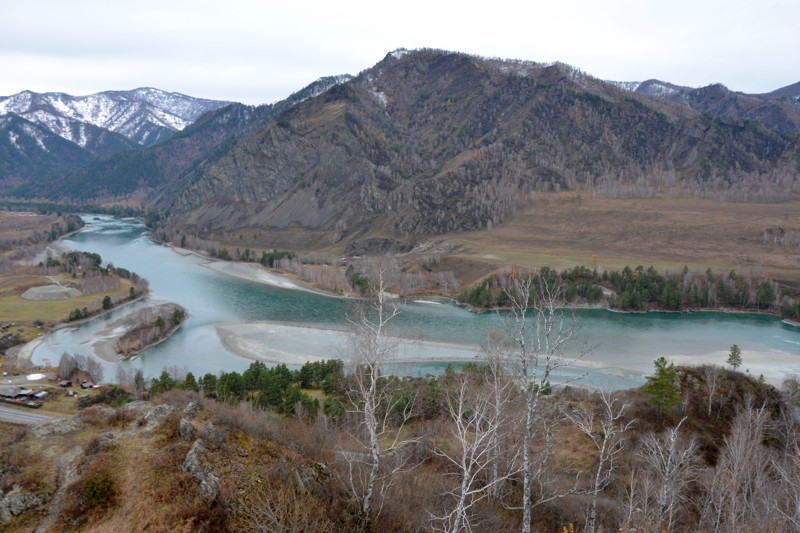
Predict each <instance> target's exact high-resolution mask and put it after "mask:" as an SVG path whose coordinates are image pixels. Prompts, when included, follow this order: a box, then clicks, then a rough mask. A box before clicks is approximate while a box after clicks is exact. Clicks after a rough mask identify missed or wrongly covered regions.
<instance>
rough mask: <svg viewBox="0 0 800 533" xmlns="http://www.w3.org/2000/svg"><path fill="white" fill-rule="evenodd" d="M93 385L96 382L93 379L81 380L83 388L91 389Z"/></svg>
mask: <svg viewBox="0 0 800 533" xmlns="http://www.w3.org/2000/svg"><path fill="white" fill-rule="evenodd" d="M92 387H94V383H92V382H91V381H82V382H81V388H82V389H91V388H92Z"/></svg>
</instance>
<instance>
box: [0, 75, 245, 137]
mask: <svg viewBox="0 0 800 533" xmlns="http://www.w3.org/2000/svg"><path fill="white" fill-rule="evenodd" d="M230 103H231V102H222V101H217V100H205V99H202V98H193V97H191V96H186V95H184V94H180V93H168V92H165V91H161V90H159V89H152V88H149V87H144V88H139V89H134V90H132V91H105V92H101V93H97V94H90V95H87V96H71V95H68V94H64V93H44V94H39V93H34V92H31V91H23V92H21V93H17V94H15V95H13V96H8V97H0V116H2V115H8V114H15V115H18V116H21V117H23V118H25V119H27V120H29V121H31V122H34V123H37V124H41V125H43V126H44V127H46V128H47V129H49V130H50V131H51V132H52V133H55V134H56V135H59V136H60V137H63V138H64V139H67V140H69V141H72V142H74V143H75V144H77V145H78V146H80V147H82V148H85V149H87V150H89V151H91V152H92V153H103V152H104V151H109V150H107V149H104V148H103V149H100V150H97V149H93V148H94V147H95V146H96V145H98V144H100V146H103V145H102V143H99V142H98V140H97V137H98V135H99V134H100V133H101V132H103V131H109V132H113V133H116V134H118V135H121V136H122V137H124V138H126V139H128V140H129V141H131V142H132V143H135V144H136V145H140V146H150V145H153V144H155V143H157V142H159V141H163V140H165V139H167V138H168V137H170V136H171V135H172V134H174V133H175V132H176V131H180V130H182V129H184V128H185V127H186V126H188V125H189V124H191V123H192V122H194V121H195V120H197V119H198V118H199V117H200V115H202V114H203V113H206V112H208V111H212V110H214V109H218V108H220V107H223V106H226V105H228V104H230Z"/></svg>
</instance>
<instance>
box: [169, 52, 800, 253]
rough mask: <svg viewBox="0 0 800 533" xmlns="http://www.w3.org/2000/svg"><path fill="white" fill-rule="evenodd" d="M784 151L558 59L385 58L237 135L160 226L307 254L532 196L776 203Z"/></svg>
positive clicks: (788, 187)
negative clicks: (261, 241)
mask: <svg viewBox="0 0 800 533" xmlns="http://www.w3.org/2000/svg"><path fill="white" fill-rule="evenodd" d="M712 110H713V109H712ZM799 158H800V151H799V150H798V140H797V137H796V136H789V135H787V134H785V133H781V132H779V131H777V130H775V129H772V128H771V127H770V126H769V125H768V124H767V125H761V124H759V123H758V122H755V121H754V120H751V119H747V120H745V119H741V117H735V116H728V115H726V114H724V113H723V114H720V115H714V114H713V113H711V112H697V111H695V110H693V109H691V108H690V107H688V106H685V105H681V104H678V103H675V102H671V101H666V100H663V99H660V98H654V97H652V96H648V95H642V94H637V93H631V92H628V91H625V90H623V89H620V88H618V87H616V86H614V85H612V84H608V83H605V82H602V81H600V80H597V79H594V78H592V77H590V76H588V75H586V74H583V73H581V72H580V71H578V70H576V69H574V68H571V67H568V66H565V65H561V64H555V65H542V64H536V63H529V62H520V61H501V60H489V59H483V58H477V57H473V56H468V55H464V54H459V53H450V52H444V51H436V50H420V51H413V52H406V51H397V52H393V53H391V54H389V55H387V56H386V58H385V59H384V60H383V61H381V62H380V63H378V64H377V65H375V66H374V67H372V68H370V69H367V70H366V71H364V72H362V73H361V74H359V76H358V77H356V78H355V79H353V80H351V81H349V82H347V83H343V84H339V85H336V86H334V87H332V88H331V89H329V90H328V91H326V92H324V93H323V94H321V95H319V96H317V97H316V98H312V99H309V100H307V101H304V102H302V103H301V104H298V105H296V106H294V107H292V108H291V109H289V110H287V111H285V112H283V113H281V114H280V115H278V116H277V117H276V119H275V120H273V121H271V122H269V123H268V124H267V125H266V126H265V127H263V128H262V129H261V130H259V131H258V132H256V133H254V134H253V135H251V136H249V137H246V138H242V140H241V141H240V142H239V143H238V144H237V145H236V146H235V147H234V148H233V149H232V150H231V151H230V153H229V154H228V155H226V156H225V157H222V158H221V159H220V160H219V161H218V162H216V163H215V164H213V165H211V166H210V167H209V168H208V169H207V170H206V171H205V172H204V173H203V174H202V175H201V176H199V177H198V179H197V180H196V181H195V182H194V183H192V184H191V185H190V186H188V187H187V188H186V189H185V190H183V191H181V192H179V193H178V194H177V196H176V198H175V200H174V202H173V204H172V208H171V210H170V219H169V224H170V227H171V228H172V230H174V231H181V232H186V233H191V234H193V235H197V236H199V237H202V238H205V237H214V236H219V235H220V234H222V233H224V232H232V231H244V232H245V233H246V232H247V230H248V229H252V230H267V229H268V230H270V231H271V232H272V235H273V237H274V239H275V242H283V241H282V237H281V235H284V236H285V235H288V234H290V233H292V234H294V233H297V232H299V233H301V234H302V235H303V237H302V238H300V237H298V238H296V239H295V241H297V239H300V240H302V241H303V242H304V243H305V244H306V245H309V246H315V245H316V246H323V245H330V244H331V243H336V242H340V241H343V242H348V241H351V240H356V239H358V238H360V237H363V236H364V235H367V234H384V235H390V236H393V237H399V238H405V237H407V236H423V235H433V234H442V233H447V232H463V231H469V230H479V229H487V228H492V227H496V226H498V225H500V224H502V223H503V222H504V221H506V220H507V219H509V217H511V216H513V215H514V214H515V213H516V212H517V210H518V209H519V208H520V207H523V206H526V205H528V204H529V203H530V202H531V199H532V198H533V193H536V192H539V191H564V190H576V189H578V188H587V189H589V190H590V191H593V193H594V194H596V195H599V196H601V197H610V198H630V197H652V196H655V195H656V193H658V192H659V191H662V192H666V193H667V194H670V195H672V196H700V197H712V198H719V199H726V200H733V201H760V202H775V201H785V200H788V199H790V198H792V196H793V194H795V193H796V192H797V191H798V187H800V183H799V182H798V160H799ZM283 240H286V239H283ZM297 242H299V241H297Z"/></svg>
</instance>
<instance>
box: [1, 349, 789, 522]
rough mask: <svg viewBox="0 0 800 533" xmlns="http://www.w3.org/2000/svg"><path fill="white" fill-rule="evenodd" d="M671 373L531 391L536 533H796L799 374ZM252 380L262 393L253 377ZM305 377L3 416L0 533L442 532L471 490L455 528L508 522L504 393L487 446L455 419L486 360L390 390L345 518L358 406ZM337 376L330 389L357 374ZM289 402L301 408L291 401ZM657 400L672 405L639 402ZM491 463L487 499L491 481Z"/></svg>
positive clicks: (157, 392)
mask: <svg viewBox="0 0 800 533" xmlns="http://www.w3.org/2000/svg"><path fill="white" fill-rule="evenodd" d="M304 368H305V367H304ZM307 369H309V368H307ZM317 370H319V368H317ZM667 371H668V373H669V374H673V373H674V376H673V377H674V381H671V382H670V383H671V385H672V386H668V387H667V388H666V390H662V391H661V392H659V393H658V394H655V393H653V392H648V389H647V388H646V387H645V388H640V389H634V390H629V391H620V392H618V393H615V394H614V395H613V396H611V395H605V396H603V395H601V394H599V393H595V394H590V393H588V392H586V391H582V390H575V389H570V388H566V389H564V390H561V391H556V392H554V393H552V394H550V392H549V391H548V392H547V393H546V394H544V395H542V397H541V400H540V401H541V404H540V408H539V410H537V412H536V424H537V428H538V427H546V428H547V429H548V431H547V432H546V433H544V432H542V434H540V435H538V437H537V439H536V440H535V442H534V445H533V448H534V449H535V452H536V456H535V457H536V458H537V465H538V467H539V470H537V477H536V482H537V483H536V490H535V491H534V493H533V496H532V497H533V500H534V501H535V502H537V505H536V506H535V507H534V509H533V513H532V520H531V525H532V531H534V532H545V531H562V528H563V530H566V531H573V530H574V531H588V530H592V531H601V530H602V531H618V530H621V529H622V530H625V531H634V530H635V531H651V530H653V531H655V530H658V531H712V530H719V531H731V532H739V531H741V532H746V531H756V530H759V531H761V530H769V531H787V530H792V528H793V525H792V524H793V523H795V522H794V521H796V520H797V519H798V518H800V517H798V509H797V506H796V489H797V482H798V476H800V469H798V465H797V462H796V460H795V459H796V458H794V456H793V455H792V453H793V452H792V450H796V446H797V444H798V438H797V431H796V429H797V420H798V419H797V413H798V411H797V409H798V407H797V400H798V396H797V392H798V388H797V382H796V380H795V381H793V380H788V381H787V383H786V386H785V388H784V389H783V390H782V391H778V390H776V389H775V388H773V387H770V386H766V385H763V384H760V383H759V382H758V381H757V380H755V379H753V378H752V377H751V376H748V375H745V374H742V373H739V372H735V371H730V370H726V369H721V368H718V367H709V366H706V367H679V368H672V367H671V366H670V367H669V368H667ZM254 372H261V373H263V374H264V376H262V377H264V378H265V379H264V383H262V381H261V380H259V381H258V383H255V382H254V381H253V380H251V379H250V378H252V377H253V374H254ZM248 374H249V375H248ZM312 375H315V374H313V372H312V373H309V374H305V375H304V374H303V373H302V372H300V373H299V374H298V373H297V372H295V373H292V372H290V371H288V370H287V369H286V368H285V367H283V368H282V369H281V367H277V369H265V368H263V366H262V367H261V368H260V369H259V365H258V364H254V365H251V368H250V369H249V370H248V371H247V372H245V375H244V376H240V375H238V374H237V373H229V374H222V376H220V377H219V378H218V379H216V378H215V376H213V375H211V378H215V379H213V380H211V381H209V378H208V377H204V378H202V379H201V380H200V388H201V390H202V391H203V392H196V390H197V389H198V382H197V381H195V378H194V377H193V376H191V378H190V375H187V376H186V379H185V380H184V379H181V380H178V381H176V380H175V379H174V378H173V377H172V376H170V375H169V373H167V372H166V371H165V372H163V373H162V375H161V377H160V378H158V379H154V380H153V381H152V383H151V386H150V391H149V392H150V394H151V395H152V397H153V399H152V401H151V402H148V401H131V400H132V399H133V397H134V396H136V397H140V396H141V395H143V394H144V395H146V394H147V393H148V391H147V390H142V389H141V388H137V389H136V392H135V393H130V392H126V391H124V390H122V389H121V388H119V387H116V386H104V387H101V388H100V389H99V390H95V391H92V392H91V393H90V394H88V395H87V394H85V393H84V392H83V391H81V394H82V395H83V397H81V398H80V399H78V400H77V404H78V408H79V409H80V410H79V412H78V414H76V415H75V416H72V417H56V418H54V419H53V420H51V421H49V422H42V423H38V424H34V425H31V426H29V427H28V428H27V429H23V428H19V427H13V426H10V425H4V424H0V428H2V431H1V432H0V445H2V446H1V447H0V458H2V461H0V528H3V531H9V532H22V531H31V530H41V531H167V530H170V531H307V532H312V531H336V532H338V531H342V532H345V531H346V532H352V531H359V530H360V531H365V532H373V531H397V532H412V531H438V530H441V529H444V526H447V525H451V526H452V524H453V520H454V517H453V516H452V515H448V513H451V512H454V511H455V510H456V509H457V505H458V502H459V497H460V495H461V494H462V492H461V491H464V490H469V491H470V492H469V494H468V495H467V497H466V498H464V500H463V502H464V503H466V504H467V507H466V509H464V510H463V512H462V514H461V517H460V518H461V519H462V520H463V521H462V523H466V524H468V525H471V526H472V527H473V528H475V527H476V526H477V525H478V524H480V529H481V530H491V531H520V529H521V522H522V520H521V517H522V513H521V511H520V510H519V504H520V500H519V499H520V497H521V492H522V489H521V485H522V480H521V477H522V474H521V473H520V472H519V470H518V469H517V468H515V467H514V465H515V463H516V462H517V461H518V460H519V457H518V454H517V453H516V452H517V451H518V449H517V446H518V445H519V441H520V438H521V432H522V431H523V427H522V426H523V424H522V423H521V421H522V420H524V416H520V415H522V413H521V412H520V410H521V409H522V407H523V406H522V404H521V403H520V402H519V401H518V400H519V398H518V397H516V396H519V393H518V392H516V393H515V392H511V391H510V390H509V389H507V388H502V389H500V391H501V393H502V394H504V395H508V394H510V396H503V398H504V403H503V404H502V411H501V414H500V415H499V416H500V418H499V420H501V421H502V422H501V425H502V427H503V433H502V438H501V439H497V440H496V441H490V440H487V439H486V437H487V434H486V433H485V432H483V431H481V430H480V429H477V430H476V431H475V434H474V435H475V438H471V434H470V433H467V434H463V433H459V427H460V428H461V429H463V428H464V427H465V425H466V428H467V429H470V430H472V429H474V426H473V425H472V424H473V423H474V422H473V419H471V418H469V417H468V416H464V417H463V418H458V417H456V416H455V414H454V413H457V411H454V410H453V409H454V408H455V406H456V404H455V403H454V402H455V401H456V400H457V399H459V398H460V399H461V401H462V402H464V403H463V404H462V406H464V405H466V406H469V408H471V409H475V410H477V411H478V412H479V413H480V414H482V415H486V418H485V419H481V420H483V421H484V422H486V423H488V424H494V423H495V422H496V421H497V419H496V418H495V416H496V415H492V414H490V411H487V406H488V405H489V404H486V403H485V400H486V399H488V397H487V396H486V394H489V393H490V392H491V391H492V389H491V388H489V389H487V388H486V385H488V384H490V383H491V381H490V380H489V377H488V376H489V375H490V374H489V373H488V371H487V370H486V368H484V369H483V371H479V370H478V369H477V368H473V369H472V370H468V371H466V372H464V373H451V374H449V375H448V376H442V377H440V378H438V379H435V378H420V379H416V380H406V381H403V382H401V381H395V382H389V384H390V385H391V386H393V387H399V389H398V388H392V389H391V390H392V391H393V392H392V393H393V394H398V393H399V394H403V395H404V396H401V398H402V399H401V402H403V404H405V403H407V402H411V404H412V405H411V407H410V409H409V411H410V412H412V413H413V416H412V419H411V420H409V421H408V423H407V425H406V426H405V428H404V430H403V432H402V433H403V439H404V441H403V443H404V444H403V445H402V446H400V447H397V448H394V449H392V448H391V445H390V444H389V443H390V442H391V440H392V439H391V436H392V435H393V433H394V432H395V431H396V430H397V429H398V428H399V426H400V424H399V422H397V416H394V417H390V418H392V419H393V420H394V421H393V422H391V424H390V429H389V431H388V432H387V433H386V435H385V437H386V439H385V440H386V442H385V443H383V444H382V451H381V453H382V461H381V464H382V465H383V466H382V467H381V470H380V472H381V478H380V481H379V483H378V485H377V486H376V492H375V498H376V501H375V507H374V510H373V513H372V514H371V515H370V516H369V517H367V520H366V521H359V516H360V511H359V506H360V504H361V498H362V497H363V492H362V491H363V487H360V486H359V479H360V478H359V477H358V474H363V473H364V472H363V471H361V470H359V468H360V467H363V465H360V463H359V462H360V461H364V462H365V463H366V462H367V459H366V458H365V456H366V455H368V454H367V453H365V451H366V450H367V449H368V448H364V447H363V446H364V443H363V442H361V441H360V440H359V432H358V427H359V426H358V418H359V416H360V415H359V414H358V413H357V412H355V413H345V411H344V409H345V405H348V404H347V403H346V402H347V399H346V396H344V395H343V393H342V392H341V391H340V392H335V391H336V390H337V388H336V387H330V383H328V380H327V378H326V380H325V381H324V382H323V388H324V390H326V391H327V392H326V393H324V394H323V391H322V390H311V391H307V392H310V393H311V394H314V398H317V397H320V398H322V399H323V401H324V404H325V408H324V410H322V409H320V408H319V403H318V402H317V400H316V399H312V398H310V397H309V396H308V394H306V393H301V392H299V389H298V388H297V386H296V385H294V383H295V382H298V383H303V382H306V381H312V380H311V377H312ZM234 376H238V378H239V379H238V381H237V380H234V379H232V378H233V377H234ZM276 376H282V377H286V382H285V383H283V384H280V383H278V382H277V381H275V379H273V378H275V377H276ZM342 379H343V380H344V381H343V382H339V383H338V387H342V386H343V384H344V385H345V386H346V385H347V384H348V383H350V382H351V381H352V380H353V377H352V376H349V377H347V378H344V377H342ZM500 380H501V382H502V383H507V382H506V380H505V378H502V377H501V378H500ZM212 382H213V385H212ZM290 382H291V383H292V384H291V385H290V384H289V383H290ZM235 383H238V386H237V387H238V389H237V391H236V392H235V391H234V388H233V387H234V384H235ZM309 386H310V385H309ZM317 386H319V385H317ZM254 388H255V390H254ZM180 389H183V390H180ZM275 390H277V393H274V391H275ZM281 391H284V392H283V393H281ZM276 394H277V400H278V402H279V403H278V404H277V406H276V405H273V404H274V397H275V396H276ZM292 394H294V395H299V396H297V397H299V398H301V399H300V400H296V401H295V402H292V401H288V402H287V401H286V400H285V398H284V397H286V398H291V397H292V396H291V395H292ZM670 394H675V395H677V396H676V398H674V399H677V400H680V399H683V400H686V402H687V403H685V404H683V405H682V406H681V405H680V402H679V401H678V402H677V403H662V404H661V406H659V405H656V404H655V403H654V400H655V399H659V400H661V401H663V400H666V399H667V398H668V397H669V395H670ZM665 395H666V396H665ZM55 396H56V398H53V399H51V400H48V403H46V404H45V407H44V408H43V409H47V405H48V404H49V403H52V402H58V403H59V405H62V406H63V407H64V408H67V406H68V405H70V404H72V406H74V405H75V403H76V400H75V399H74V398H67V397H66V396H65V395H64V392H63V391H60V390H56V391H55ZM215 396H216V397H217V398H218V399H214V397H215ZM515 397H516V398H515ZM509 400H510V401H509ZM128 402H130V403H128ZM281 402H282V403H281ZM342 402H344V404H343V403H342ZM109 404H111V405H109ZM112 406H113V407H112ZM73 408H74V407H73ZM468 412H469V411H468ZM281 413H283V414H281ZM456 422H460V426H459V424H457V423H456ZM460 439H461V440H460ZM548 446H549V448H548ZM601 446H602V448H601ZM601 449H602V450H604V453H606V454H607V455H601V453H599V451H600V450H601ZM515 450H516V451H515ZM471 452H472V453H471ZM495 454H496V455H495ZM462 457H463V462H462V461H461V460H460V459H461V458H462ZM490 457H493V458H494V459H493V460H497V461H499V462H498V463H497V464H498V465H499V466H498V468H497V469H494V467H492V460H489V458H490ZM515 459H516V461H515ZM398 465H399V466H400V467H398ZM517 466H518V465H517ZM395 467H398V468H397V470H396V471H393V470H392V469H393V468H395ZM412 467H413V468H412ZM507 469H508V470H507ZM507 471H508V472H511V473H510V474H509V475H508V477H504V478H500V479H501V482H500V484H499V485H498V488H499V489H500V490H496V491H493V490H492V484H491V483H490V481H489V480H491V479H493V478H492V477H491V476H497V475H498V472H499V473H500V474H503V473H504V472H507ZM354 472H355V475H356V479H355V480H354V479H353V474H354ZM465 475H466V477H465ZM462 480H465V481H463V482H462ZM351 482H352V483H353V484H350V483H351ZM663 494H666V495H667V496H663ZM665 498H666V500H665ZM593 502H594V503H593ZM593 506H596V510H597V513H596V514H597V516H596V519H594V526H595V527H594V528H591V527H590V525H589V524H588V523H587V522H588V520H590V516H591V514H590V509H592V507H593ZM454 529H455V530H459V531H461V530H462V529H458V528H455V527H454Z"/></svg>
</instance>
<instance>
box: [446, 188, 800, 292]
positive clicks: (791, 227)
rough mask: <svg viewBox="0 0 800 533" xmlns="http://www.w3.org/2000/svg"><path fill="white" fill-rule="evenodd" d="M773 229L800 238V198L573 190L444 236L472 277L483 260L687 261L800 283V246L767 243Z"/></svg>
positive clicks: (676, 265) (608, 265)
mask: <svg viewBox="0 0 800 533" xmlns="http://www.w3.org/2000/svg"><path fill="white" fill-rule="evenodd" d="M768 228H782V229H783V230H785V231H787V232H788V231H794V232H795V233H796V234H797V237H798V238H800V201H793V202H787V203H780V204H752V203H723V202H716V201H711V200H701V199H696V198H678V199H673V198H653V199H636V200H609V199H593V198H592V196H591V193H575V192H569V193H549V194H539V195H537V197H536V200H535V202H533V203H532V204H529V205H528V206H526V207H524V208H521V209H519V210H518V211H517V213H516V214H515V216H514V217H513V218H511V219H510V220H508V221H506V222H505V223H504V224H502V225H501V226H499V227H496V228H495V229H493V230H491V231H476V232H467V233H455V234H449V235H446V236H444V238H445V239H446V240H448V241H449V242H451V243H452V244H454V245H456V246H457V249H458V251H457V252H456V253H455V254H453V255H452V256H451V257H450V258H449V262H451V263H454V264H456V265H457V264H458V262H459V261H462V262H464V263H465V265H468V267H467V268H465V269H462V270H466V271H469V270H470V269H474V270H475V271H476V276H475V278H474V279H473V281H474V280H475V279H479V278H480V277H482V275H483V274H482V271H484V270H485V268H480V265H487V267H488V266H503V265H508V264H512V263H513V264H517V265H522V266H530V267H538V266H542V265H548V266H552V267H557V268H566V267H572V266H575V265H587V266H590V267H591V266H594V265H595V264H596V265H597V266H598V267H603V268H605V269H606V270H609V269H619V268H622V267H624V266H625V265H630V266H632V267H633V266H636V265H639V264H641V265H644V266H649V265H654V266H655V267H656V268H665V269H672V270H677V269H681V268H683V266H684V265H687V266H689V268H690V269H693V270H705V269H706V268H708V267H711V268H713V269H714V270H718V271H728V270H730V269H735V270H737V272H752V273H753V274H755V275H756V276H758V275H764V276H768V277H771V278H774V279H777V280H780V281H784V282H788V283H791V284H795V285H797V284H800V246H798V244H797V243H794V244H793V245H790V246H783V245H781V244H779V243H778V244H776V243H774V242H773V241H772V240H770V241H769V242H765V241H764V231H765V230H766V229H768ZM469 265H471V266H469ZM451 270H456V269H453V268H451ZM465 273H466V272H465ZM461 279H462V281H463V282H468V281H470V280H469V279H467V278H466V277H462V278H461Z"/></svg>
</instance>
